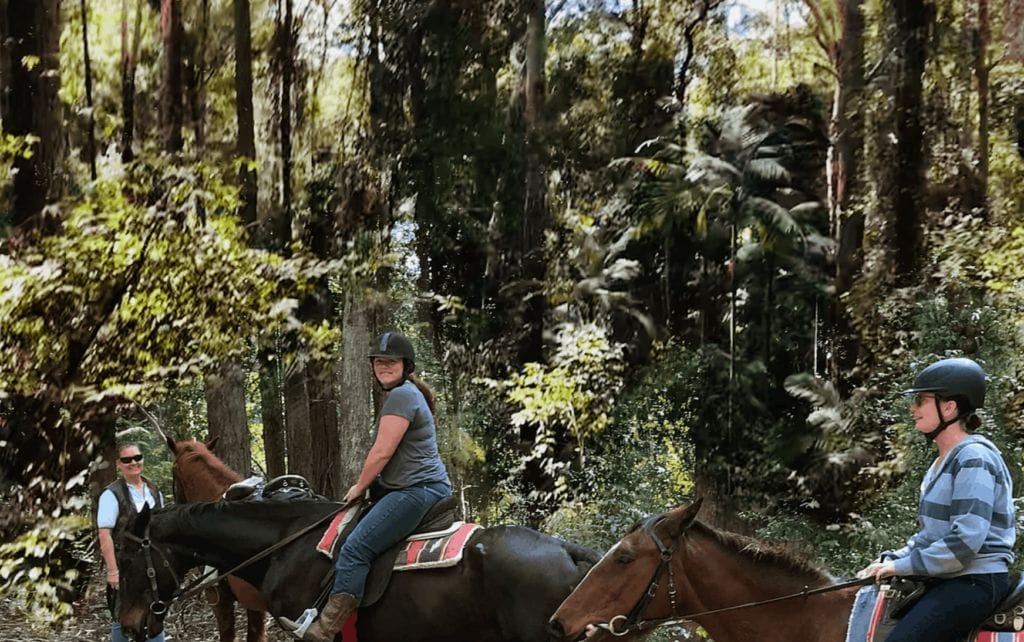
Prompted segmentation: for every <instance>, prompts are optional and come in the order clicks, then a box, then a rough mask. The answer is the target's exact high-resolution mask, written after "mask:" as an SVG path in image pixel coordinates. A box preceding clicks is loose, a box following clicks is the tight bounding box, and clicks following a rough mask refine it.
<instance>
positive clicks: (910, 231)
mask: <svg viewBox="0 0 1024 642" xmlns="http://www.w3.org/2000/svg"><path fill="white" fill-rule="evenodd" d="M890 2H891V8H892V15H893V16H894V26H895V29H894V32H893V36H894V38H895V42H894V43H893V51H894V52H895V56H894V58H895V61H894V63H893V64H894V65H895V66H896V68H895V70H894V72H895V73H894V74H893V84H892V88H891V89H892V92H893V96H892V105H893V108H892V122H893V127H894V130H893V134H894V139H895V141H896V142H895V145H894V150H893V154H894V156H893V160H892V164H891V168H892V169H891V170H889V171H887V172H885V174H886V175H887V177H886V178H885V179H884V180H883V184H884V187H883V194H882V197H883V199H884V201H885V202H886V204H887V205H888V207H885V212H886V216H887V218H889V219H890V221H891V224H890V225H889V226H887V231H888V234H887V237H888V238H887V239H886V241H887V243H886V245H887V247H888V249H889V253H890V261H891V263H890V264H891V265H892V266H893V273H894V276H895V284H896V286H898V287H905V286H908V285H912V284H913V283H915V282H916V277H917V273H918V269H919V267H920V266H919V259H920V257H921V256H922V253H921V240H922V236H923V235H922V225H923V221H924V205H923V203H924V195H925V194H924V193H925V185H926V179H925V169H926V162H925V149H924V126H923V122H922V112H923V110H922V107H923V102H924V100H923V76H924V68H925V63H926V61H927V58H928V31H929V27H930V25H931V22H932V19H933V13H932V12H933V8H932V7H931V6H930V5H928V4H926V3H925V1H924V0H890Z"/></svg>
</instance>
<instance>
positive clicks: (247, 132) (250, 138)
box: [235, 0, 258, 227]
mask: <svg viewBox="0 0 1024 642" xmlns="http://www.w3.org/2000/svg"><path fill="white" fill-rule="evenodd" d="M235 114H236V117H237V119H238V150H237V151H238V156H239V158H240V161H241V163H240V166H239V169H238V182H239V191H240V195H241V197H242V205H241V207H240V208H239V217H240V218H241V219H242V222H243V223H244V224H245V225H246V226H247V227H251V226H252V225H254V224H255V223H256V203H257V198H258V191H257V190H258V183H257V177H256V134H255V130H256V125H255V120H254V116H253V107H252V25H251V18H250V15H249V0H235Z"/></svg>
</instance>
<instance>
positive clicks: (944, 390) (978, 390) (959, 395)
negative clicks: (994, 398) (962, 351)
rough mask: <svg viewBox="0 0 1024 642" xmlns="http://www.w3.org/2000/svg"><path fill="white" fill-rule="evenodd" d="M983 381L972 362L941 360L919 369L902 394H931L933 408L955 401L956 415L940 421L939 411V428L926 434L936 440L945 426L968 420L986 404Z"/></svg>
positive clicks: (961, 359) (978, 370)
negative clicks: (932, 396) (933, 397)
mask: <svg viewBox="0 0 1024 642" xmlns="http://www.w3.org/2000/svg"><path fill="white" fill-rule="evenodd" d="M985 380H986V376H985V371H984V370H982V368H981V366H979V365H978V364H977V363H976V362H975V361H973V360H971V359H964V358H956V359H942V360H941V361H936V362H935V363H933V364H932V365H930V366H928V367H927V368H925V369H924V370H922V371H921V373H920V374H918V375H917V378H915V379H914V385H913V386H911V387H910V388H908V389H906V390H904V391H903V394H906V395H912V394H917V393H919V392H933V393H935V407H936V409H938V407H939V402H940V400H942V399H952V400H953V401H955V402H956V405H957V415H956V416H955V417H953V418H952V419H942V413H941V411H940V412H939V419H940V421H939V427H938V428H936V429H935V430H933V431H932V432H930V433H926V435H925V436H927V437H928V438H929V439H935V437H936V436H938V434H939V433H940V432H942V431H943V430H945V429H946V428H947V427H948V426H951V425H952V424H954V423H956V422H957V421H959V420H960V419H963V418H964V417H969V416H970V415H972V414H974V411H975V410H977V409H979V408H981V407H982V406H984V405H985Z"/></svg>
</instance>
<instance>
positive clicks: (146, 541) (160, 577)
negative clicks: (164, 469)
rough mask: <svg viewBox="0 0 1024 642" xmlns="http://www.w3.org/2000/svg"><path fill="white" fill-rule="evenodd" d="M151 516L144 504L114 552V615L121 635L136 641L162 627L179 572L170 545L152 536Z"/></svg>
mask: <svg viewBox="0 0 1024 642" xmlns="http://www.w3.org/2000/svg"><path fill="white" fill-rule="evenodd" d="M151 517H152V513H151V512H150V510H149V506H144V507H143V508H142V511H141V512H140V513H139V514H138V515H137V516H136V517H135V518H134V519H133V520H132V521H130V522H129V523H128V526H127V528H126V529H125V533H124V539H123V546H122V548H121V550H120V551H118V554H117V568H118V571H119V573H120V584H119V586H118V604H119V608H118V613H117V618H118V621H120V623H121V629H122V630H123V631H124V633H125V635H126V636H127V637H129V638H131V639H133V640H135V641H136V642H142V641H143V640H147V639H149V638H152V637H154V636H156V635H157V634H158V633H159V632H160V631H162V630H163V619H164V616H165V615H166V613H167V607H168V606H169V604H170V602H171V600H172V599H173V597H174V594H175V591H177V589H178V586H179V583H180V582H179V578H180V577H181V575H182V572H183V569H182V568H181V565H180V562H178V561H177V560H176V555H175V552H174V550H173V548H172V547H171V546H170V545H169V544H166V543H163V542H158V541H155V540H154V539H153V538H152V534H151V532H150V530H151V529H150V526H151Z"/></svg>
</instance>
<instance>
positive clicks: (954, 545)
mask: <svg viewBox="0 0 1024 642" xmlns="http://www.w3.org/2000/svg"><path fill="white" fill-rule="evenodd" d="M904 392H905V394H907V395H913V396H912V398H911V402H910V412H911V414H912V415H913V418H914V427H915V428H916V429H917V431H918V432H919V433H921V434H923V435H924V436H925V438H926V439H928V441H930V442H932V443H934V444H935V446H936V448H937V449H938V456H937V457H936V459H935V462H934V463H933V464H932V465H931V467H930V468H929V469H928V471H927V473H926V474H925V476H924V481H923V482H922V483H921V501H920V504H919V511H918V523H919V530H918V531H917V532H916V533H915V534H914V535H913V536H912V537H911V538H910V539H909V540H908V541H907V545H906V546H904V547H903V548H901V549H900V550H898V551H886V552H884V553H882V556H881V558H880V560H879V561H878V562H875V563H874V564H871V565H869V566H868V567H867V568H865V569H864V570H862V571H861V573H860V574H861V576H862V577H867V576H872V577H874V578H875V579H877V580H881V579H884V578H887V577H891V576H894V575H915V576H927V577H930V578H935V579H936V580H938V581H936V582H935V583H934V584H932V585H931V586H930V588H929V589H928V590H927V592H926V593H925V594H924V595H923V597H921V599H920V600H918V602H917V603H916V604H915V605H914V606H912V607H911V608H910V609H909V610H908V611H907V613H906V614H905V615H903V617H902V618H901V619H900V620H899V621H898V623H897V624H896V627H895V628H894V629H893V631H892V633H891V634H890V635H889V637H888V638H887V640H888V642H907V641H911V640H915V641H921V642H924V641H927V642H943V641H945V640H950V641H953V640H960V639H961V638H964V637H965V636H966V635H967V634H968V633H969V632H970V631H971V630H972V629H974V627H976V626H977V625H978V624H980V623H981V622H983V621H984V620H985V619H986V618H987V617H988V616H989V614H990V613H991V612H992V610H993V609H994V608H995V607H996V606H997V605H998V604H999V602H1000V601H1001V600H1002V599H1003V597H1004V596H1005V595H1006V593H1007V591H1008V589H1009V586H1008V574H1007V571H1008V568H1009V565H1010V563H1011V562H1013V544H1014V540H1015V535H1014V524H1015V523H1016V517H1015V515H1014V507H1013V501H1012V498H1013V488H1012V482H1011V480H1010V473H1009V471H1008V470H1007V468H1006V463H1005V462H1004V461H1003V457H1002V454H1001V453H1000V452H999V450H998V449H997V448H996V447H995V445H994V444H993V443H992V442H991V441H989V440H988V439H986V438H985V437H983V436H981V435H977V434H974V431H975V430H977V429H978V428H979V427H981V420H980V419H979V418H978V416H977V415H976V414H975V411H976V410H978V409H980V408H981V407H982V406H983V405H984V402H985V372H984V370H982V368H981V366H979V365H978V364H977V363H975V362H974V361H972V360H970V359H943V360H941V361H938V362H936V363H933V364H932V365H930V366H928V367H927V368H925V369H924V370H923V371H921V373H920V374H919V375H918V376H917V378H916V379H915V380H914V385H913V387H912V388H910V389H909V390H906V391H904Z"/></svg>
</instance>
